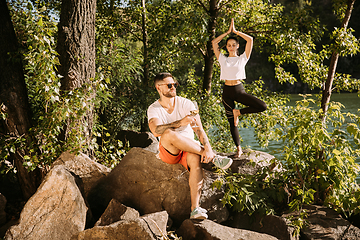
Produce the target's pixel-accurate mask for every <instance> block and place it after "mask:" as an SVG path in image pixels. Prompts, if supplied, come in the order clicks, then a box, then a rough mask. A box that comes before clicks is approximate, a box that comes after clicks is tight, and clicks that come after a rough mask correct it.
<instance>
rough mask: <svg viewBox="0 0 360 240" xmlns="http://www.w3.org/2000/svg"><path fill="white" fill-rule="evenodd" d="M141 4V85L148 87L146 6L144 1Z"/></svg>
mask: <svg viewBox="0 0 360 240" xmlns="http://www.w3.org/2000/svg"><path fill="white" fill-rule="evenodd" d="M141 4H142V33H143V55H144V64H143V68H144V70H143V74H144V76H143V84H144V86H145V88H146V87H148V82H149V60H148V43H147V29H146V5H145V0H142V1H141Z"/></svg>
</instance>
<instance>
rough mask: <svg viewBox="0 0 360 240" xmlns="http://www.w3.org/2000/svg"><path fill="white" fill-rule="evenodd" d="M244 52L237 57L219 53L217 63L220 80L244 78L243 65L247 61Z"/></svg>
mask: <svg viewBox="0 0 360 240" xmlns="http://www.w3.org/2000/svg"><path fill="white" fill-rule="evenodd" d="M248 60H249V59H248V58H247V57H246V54H245V52H244V53H243V54H241V55H240V56H237V57H226V56H225V55H224V54H222V53H220V55H219V60H218V61H219V63H220V67H221V72H220V79H222V80H238V79H243V80H244V79H245V78H246V74H245V65H246V63H247V62H248Z"/></svg>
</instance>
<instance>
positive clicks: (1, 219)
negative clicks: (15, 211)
mask: <svg viewBox="0 0 360 240" xmlns="http://www.w3.org/2000/svg"><path fill="white" fill-rule="evenodd" d="M5 206H6V197H5V196H4V195H2V194H1V193H0V226H2V225H3V224H5V223H6V212H5Z"/></svg>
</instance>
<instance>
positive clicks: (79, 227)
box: [5, 166, 87, 240]
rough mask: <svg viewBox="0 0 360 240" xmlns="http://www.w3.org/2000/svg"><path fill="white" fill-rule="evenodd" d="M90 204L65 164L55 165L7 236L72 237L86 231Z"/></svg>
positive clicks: (8, 239) (27, 239)
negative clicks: (85, 199) (87, 212)
mask: <svg viewBox="0 0 360 240" xmlns="http://www.w3.org/2000/svg"><path fill="white" fill-rule="evenodd" d="M86 211H87V207H86V206H85V202H84V199H83V198H82V195H81V192H80V190H79V188H78V187H77V185H76V182H75V178H74V177H73V176H72V175H71V174H70V173H69V172H68V171H67V170H66V169H65V167H64V166H55V167H54V168H53V169H52V170H51V171H50V172H49V173H48V174H47V176H46V178H45V179H44V181H43V183H42V184H41V185H40V187H39V188H38V190H37V191H36V193H35V194H34V195H33V196H32V197H31V198H30V199H29V200H28V202H27V203H26V204H25V206H24V208H23V210H22V212H21V214H20V221H19V224H18V225H15V226H12V227H11V228H10V229H9V230H8V231H7V232H6V235H5V239H7V240H10V239H16V240H22V239H26V240H31V239H34V240H39V239H57V240H58V239H59V240H60V239H70V238H71V236H72V235H74V234H77V233H79V232H81V231H83V230H84V228H85V220H86Z"/></svg>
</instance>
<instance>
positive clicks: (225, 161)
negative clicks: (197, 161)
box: [213, 155, 233, 169]
mask: <svg viewBox="0 0 360 240" xmlns="http://www.w3.org/2000/svg"><path fill="white" fill-rule="evenodd" d="M213 163H214V165H215V166H217V167H218V168H221V169H228V168H229V167H230V166H231V164H232V163H233V160H232V159H231V158H228V157H225V156H219V155H215V157H214V159H213Z"/></svg>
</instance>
